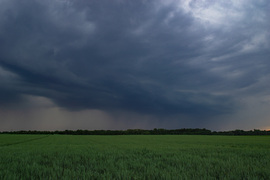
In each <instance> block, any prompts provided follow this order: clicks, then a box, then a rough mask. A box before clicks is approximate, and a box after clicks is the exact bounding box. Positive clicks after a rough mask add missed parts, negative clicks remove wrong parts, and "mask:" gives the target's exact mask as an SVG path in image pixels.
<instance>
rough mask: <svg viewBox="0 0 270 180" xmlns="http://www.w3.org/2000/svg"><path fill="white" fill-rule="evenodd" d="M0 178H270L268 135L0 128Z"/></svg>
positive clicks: (269, 142) (269, 143) (269, 139)
mask: <svg viewBox="0 0 270 180" xmlns="http://www.w3.org/2000/svg"><path fill="white" fill-rule="evenodd" d="M0 179H207V180H208V179H237V180H238V179H270V136H200V135H156V136H155V135H137V136H136V135H126V136H124V135H123V136H79V135H76V136H72V135H8V134H2V135H0Z"/></svg>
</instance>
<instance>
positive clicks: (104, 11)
mask: <svg viewBox="0 0 270 180" xmlns="http://www.w3.org/2000/svg"><path fill="white" fill-rule="evenodd" d="M269 19H270V3H269V2H268V1H267V0H219V1H216V0H136V1H134V0H46V1H43V0H25V1H21V0H0V131H15V130H65V129H71V130H77V129H88V130H94V129H105V130H108V129H112V130H115V129H119V130H121V129H135V128H139V129H153V128H166V129H180V128H207V129H211V130H218V131H221V130H234V129H243V130H251V129H270V83H269V82H270V21H269Z"/></svg>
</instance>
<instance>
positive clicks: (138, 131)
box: [0, 128, 270, 136]
mask: <svg viewBox="0 0 270 180" xmlns="http://www.w3.org/2000/svg"><path fill="white" fill-rule="evenodd" d="M0 133H1V134H66V135H232V136H233V135H234V136H235V135H237V136H240V135H270V131H266V130H259V129H254V130H250V131H244V130H240V129H236V130H233V131H211V130H208V129H205V128H203V129H200V128H195V129H192V128H183V129H160V128H158V129H157V128H155V129H152V130H145V129H127V130H81V129H78V130H65V131H31V130H29V131H3V132H0Z"/></svg>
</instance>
